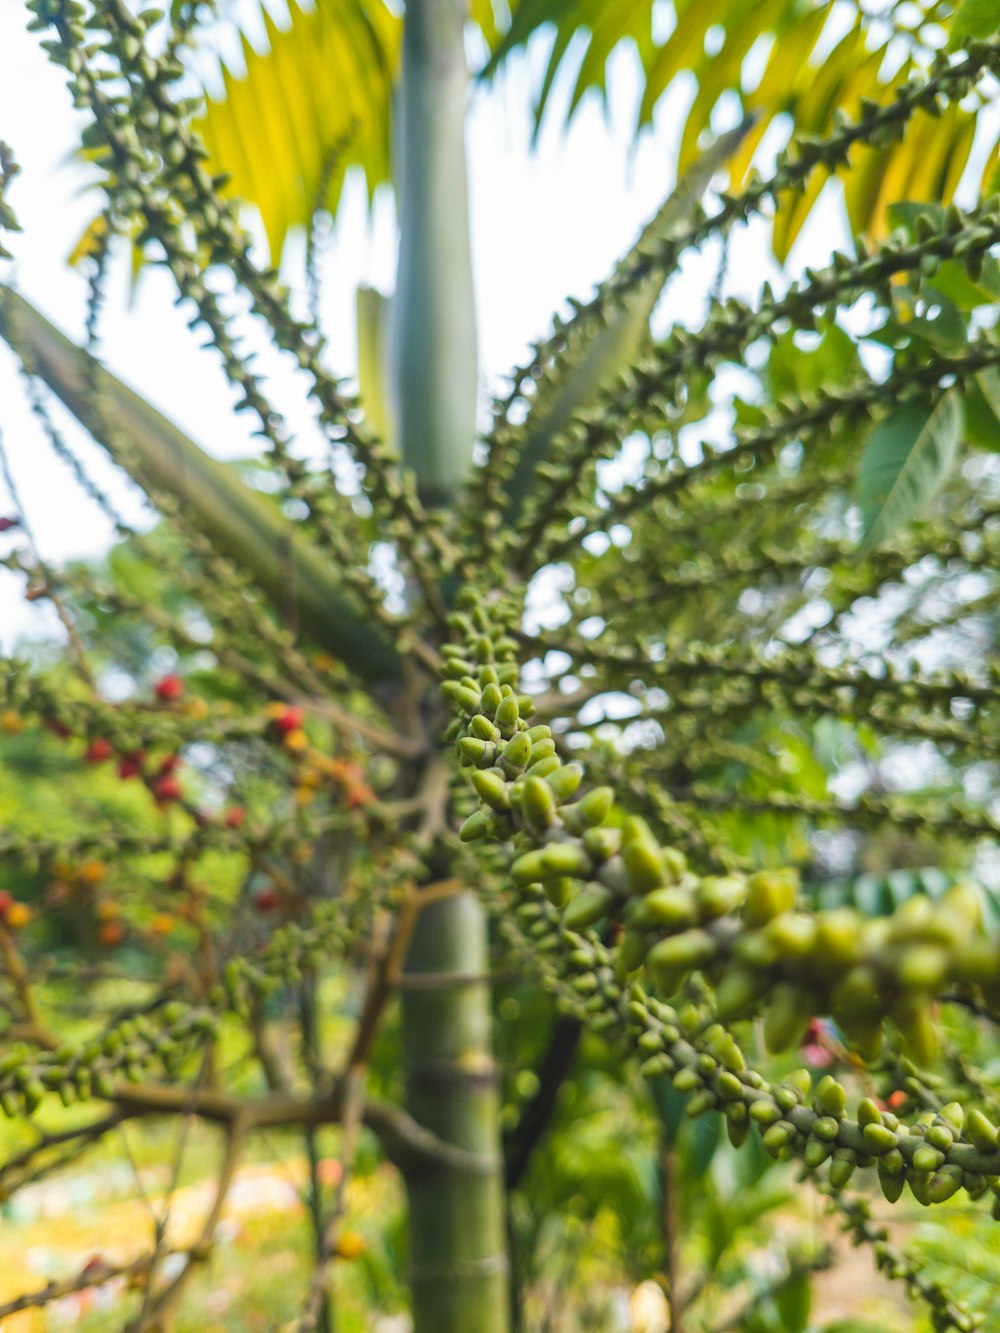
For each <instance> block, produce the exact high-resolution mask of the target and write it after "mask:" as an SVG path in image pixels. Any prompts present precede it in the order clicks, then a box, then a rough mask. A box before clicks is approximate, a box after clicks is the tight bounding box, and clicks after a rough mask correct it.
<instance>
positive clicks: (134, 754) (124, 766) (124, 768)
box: [118, 750, 146, 778]
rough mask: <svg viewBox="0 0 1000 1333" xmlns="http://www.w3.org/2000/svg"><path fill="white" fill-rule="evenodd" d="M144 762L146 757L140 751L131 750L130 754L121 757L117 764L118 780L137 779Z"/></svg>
mask: <svg viewBox="0 0 1000 1333" xmlns="http://www.w3.org/2000/svg"><path fill="white" fill-rule="evenodd" d="M145 762H146V756H145V755H144V754H143V752H142V751H141V750H132V751H131V753H130V754H126V755H123V756H122V758H121V759H120V760H119V762H118V776H119V777H120V778H137V777H138V776H139V774H140V773H141V772H142V766H143V764H144V763H145Z"/></svg>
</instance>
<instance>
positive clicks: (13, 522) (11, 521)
mask: <svg viewBox="0 0 1000 1333" xmlns="http://www.w3.org/2000/svg"><path fill="white" fill-rule="evenodd" d="M20 522H21V520H20V519H18V518H0V532H10V530H11V528H16V527H19V526H20Z"/></svg>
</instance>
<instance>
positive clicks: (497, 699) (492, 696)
mask: <svg viewBox="0 0 1000 1333" xmlns="http://www.w3.org/2000/svg"><path fill="white" fill-rule="evenodd" d="M502 702H503V695H502V694H501V693H500V686H499V685H497V684H496V682H494V681H490V682H489V683H488V684H485V685H484V686H483V693H482V696H481V697H480V700H479V706H480V708H482V710H483V712H484V713H485V714H486V716H487V717H495V716H496V711H497V709H498V708H499V707H500V704H501V703H502Z"/></svg>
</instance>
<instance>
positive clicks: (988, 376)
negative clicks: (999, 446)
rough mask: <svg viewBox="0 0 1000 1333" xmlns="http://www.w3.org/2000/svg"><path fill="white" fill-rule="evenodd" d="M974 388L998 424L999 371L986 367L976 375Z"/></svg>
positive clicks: (999, 406) (999, 409)
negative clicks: (981, 396) (987, 405)
mask: <svg viewBox="0 0 1000 1333" xmlns="http://www.w3.org/2000/svg"><path fill="white" fill-rule="evenodd" d="M976 386H977V388H978V389H979V391H980V393H981V394H982V395H983V397H984V398H985V399H986V402H987V403H988V404H989V407H990V409H991V411H992V412H993V415H994V416H995V417H996V418H997V421H998V422H1000V370H998V369H997V367H996V366H986V367H985V368H984V369H983V370H980V371H979V373H978V374H977V375H976ZM997 442H998V443H1000V441H997Z"/></svg>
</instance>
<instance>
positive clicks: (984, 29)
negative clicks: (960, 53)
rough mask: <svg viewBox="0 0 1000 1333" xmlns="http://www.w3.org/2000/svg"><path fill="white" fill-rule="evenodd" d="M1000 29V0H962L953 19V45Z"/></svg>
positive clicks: (991, 35) (959, 44) (992, 34)
mask: <svg viewBox="0 0 1000 1333" xmlns="http://www.w3.org/2000/svg"><path fill="white" fill-rule="evenodd" d="M998 31H1000V0H962V4H960V5H959V7H958V9H957V10H956V12H955V17H954V18H953V19H952V26H951V43H950V45H951V47H952V49H954V48H955V47H957V46H961V45H962V44H963V42H966V41H968V40H969V39H970V38H972V39H975V38H977V37H995V36H996V34H997V32H998Z"/></svg>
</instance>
